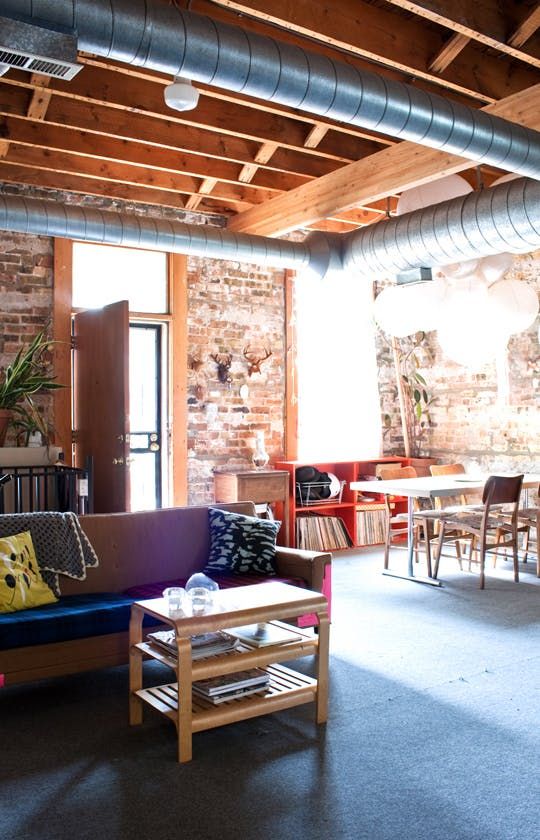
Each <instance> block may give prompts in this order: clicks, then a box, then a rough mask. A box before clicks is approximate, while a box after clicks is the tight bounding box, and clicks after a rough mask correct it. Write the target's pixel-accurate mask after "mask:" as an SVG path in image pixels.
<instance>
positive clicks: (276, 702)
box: [135, 664, 317, 732]
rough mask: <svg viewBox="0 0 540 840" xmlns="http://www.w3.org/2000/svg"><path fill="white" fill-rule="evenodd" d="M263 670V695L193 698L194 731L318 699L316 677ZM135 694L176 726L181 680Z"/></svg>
mask: <svg viewBox="0 0 540 840" xmlns="http://www.w3.org/2000/svg"><path fill="white" fill-rule="evenodd" d="M262 670H264V671H267V672H268V674H269V675H270V683H269V685H268V686H266V687H265V688H264V689H263V690H262V691H261V693H260V694H251V695H249V696H247V697H236V698H233V699H231V700H228V701H226V702H225V703H220V704H219V705H214V704H212V703H210V702H209V701H207V700H205V699H204V698H200V697H192V713H191V729H192V732H203V731H204V730H205V729H212V728H214V727H216V726H224V725H225V724H227V723H236V722H238V721H241V720H247V719H248V718H252V717H258V716H259V715H268V714H271V713H272V712H278V711H281V710H282V709H289V708H291V707H292V706H300V705H302V704H303V703H312V702H314V701H315V700H316V695H317V680H315V679H313V678H312V677H308V676H306V675H305V674H301V673H299V672H298V671H292V670H291V669H290V668H286V667H285V666H283V665H277V664H276V665H269V666H267V667H266V668H263V669H262ZM135 694H136V695H137V696H138V697H140V698H141V700H143V701H144V702H145V703H147V704H148V705H149V706H152V707H153V708H154V709H156V710H157V711H158V712H160V713H161V714H162V715H164V716H165V717H168V718H169V719H170V720H172V721H173V723H174V724H175V725H177V723H178V683H169V684H168V685H158V686H153V687H151V688H142V689H139V690H138V691H136V692H135Z"/></svg>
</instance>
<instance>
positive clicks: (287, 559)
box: [276, 545, 332, 592]
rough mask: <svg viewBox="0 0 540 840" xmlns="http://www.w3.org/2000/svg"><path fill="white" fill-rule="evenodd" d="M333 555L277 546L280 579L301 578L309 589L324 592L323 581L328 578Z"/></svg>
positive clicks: (325, 552)
mask: <svg viewBox="0 0 540 840" xmlns="http://www.w3.org/2000/svg"><path fill="white" fill-rule="evenodd" d="M331 563H332V555H331V554H330V553H329V552H327V551H306V550H304V549H299V548H285V547H284V546H281V545H278V546H276V567H277V571H278V574H279V575H280V577H299V578H302V579H303V580H305V581H306V583H307V585H308V588H309V589H313V590H315V591H316V592H322V591H323V581H324V580H325V578H326V577H328V575H329V572H330V566H331Z"/></svg>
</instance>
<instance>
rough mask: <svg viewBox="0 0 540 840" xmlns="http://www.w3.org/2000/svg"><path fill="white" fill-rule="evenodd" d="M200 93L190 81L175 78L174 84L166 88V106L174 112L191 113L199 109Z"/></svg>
mask: <svg viewBox="0 0 540 840" xmlns="http://www.w3.org/2000/svg"><path fill="white" fill-rule="evenodd" d="M198 101H199V91H198V90H197V88H194V87H193V85H192V84H191V82H190V80H189V79H182V78H181V76H175V78H174V82H173V83H172V84H170V85H167V87H166V88H165V104H166V105H168V106H169V108H172V109H173V110H174V111H191V110H192V109H193V108H196V107H197V103H198Z"/></svg>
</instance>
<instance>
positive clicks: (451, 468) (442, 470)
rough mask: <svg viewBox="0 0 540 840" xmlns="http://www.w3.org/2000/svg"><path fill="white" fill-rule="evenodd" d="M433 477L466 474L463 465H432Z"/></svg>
mask: <svg viewBox="0 0 540 840" xmlns="http://www.w3.org/2000/svg"><path fill="white" fill-rule="evenodd" d="M429 471H430V473H431V475H462V474H463V473H464V472H465V467H464V466H463V464H431V466H430V468H429Z"/></svg>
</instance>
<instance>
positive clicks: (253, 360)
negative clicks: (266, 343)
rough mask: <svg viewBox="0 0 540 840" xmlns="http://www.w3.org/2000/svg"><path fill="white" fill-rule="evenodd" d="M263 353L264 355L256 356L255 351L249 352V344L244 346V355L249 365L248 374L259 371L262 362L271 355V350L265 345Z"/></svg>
mask: <svg viewBox="0 0 540 840" xmlns="http://www.w3.org/2000/svg"><path fill="white" fill-rule="evenodd" d="M264 353H265V355H264V356H256V355H255V353H252V352H250V350H249V344H248V346H247V347H244V357H245V359H246V361H247V363H248V365H249V367H248V376H251V375H252V374H254V373H260V372H261V365H262V363H263V362H265V361H266V360H267V359H268V358H269V357H270V356H271V355H272V351H271V350H270V349H267V348H266V347H265V348H264Z"/></svg>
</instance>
